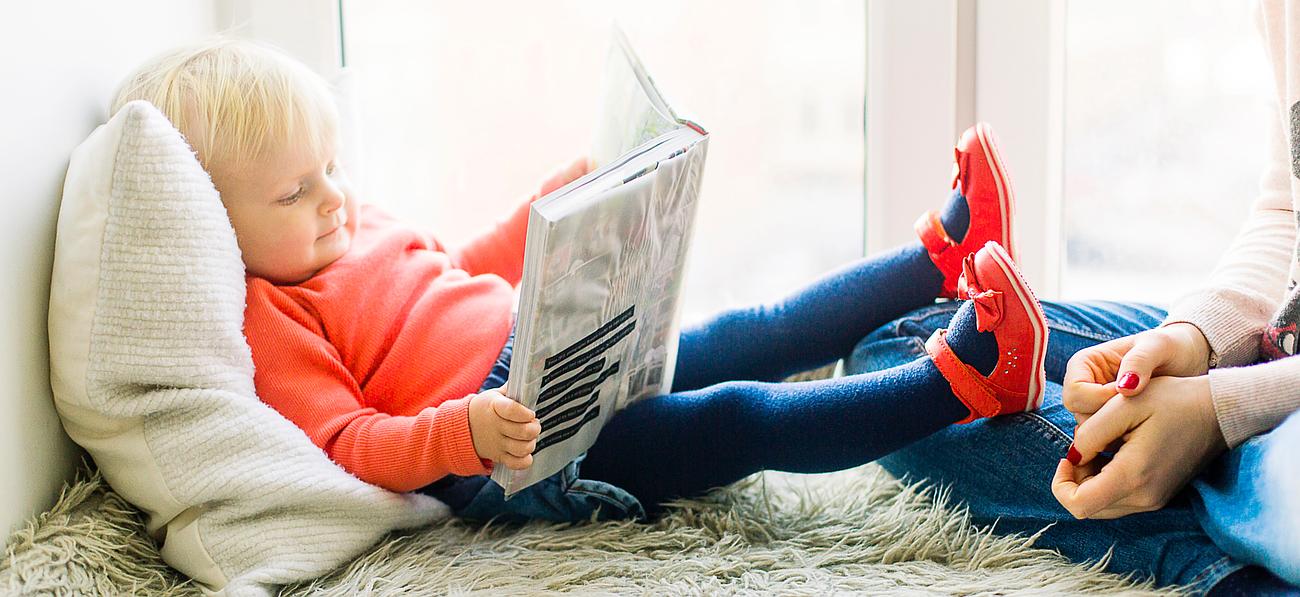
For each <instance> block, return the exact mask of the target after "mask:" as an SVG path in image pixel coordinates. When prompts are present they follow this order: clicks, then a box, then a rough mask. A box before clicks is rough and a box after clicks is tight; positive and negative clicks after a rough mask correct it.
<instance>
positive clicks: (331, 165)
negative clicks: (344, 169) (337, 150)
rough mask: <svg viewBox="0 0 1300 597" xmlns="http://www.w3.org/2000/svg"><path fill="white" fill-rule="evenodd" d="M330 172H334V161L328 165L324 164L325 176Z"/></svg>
mask: <svg viewBox="0 0 1300 597" xmlns="http://www.w3.org/2000/svg"><path fill="white" fill-rule="evenodd" d="M331 174H334V162H330V165H328V166H325V176H329V175H331Z"/></svg>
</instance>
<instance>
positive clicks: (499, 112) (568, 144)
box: [343, 0, 865, 323]
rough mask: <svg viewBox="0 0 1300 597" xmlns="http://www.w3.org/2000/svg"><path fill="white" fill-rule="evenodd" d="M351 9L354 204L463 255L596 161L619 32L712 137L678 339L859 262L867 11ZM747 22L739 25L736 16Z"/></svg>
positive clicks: (678, 5)
mask: <svg viewBox="0 0 1300 597" xmlns="http://www.w3.org/2000/svg"><path fill="white" fill-rule="evenodd" d="M501 10H502V9H501V8H500V7H499V6H497V5H493V4H483V5H480V4H474V3H428V2H417V1H402V2H396V1H394V2H345V3H344V6H343V19H344V23H343V25H344V40H345V44H346V52H347V54H346V55H347V62H348V65H349V66H355V67H358V73H357V74H358V75H359V77H360V79H359V81H358V82H359V90H360V98H359V99H360V105H361V107H362V114H361V121H362V134H363V144H364V147H363V150H364V159H365V174H366V178H365V181H363V182H364V190H365V193H366V195H367V199H366V200H367V201H368V202H372V203H376V204H379V205H381V206H384V207H385V208H386V209H388V210H389V211H392V212H395V213H397V214H399V215H401V216H404V217H407V218H411V219H412V220H414V221H418V222H422V223H424V224H426V225H428V226H429V227H431V228H432V229H433V230H434V231H435V232H437V233H438V234H439V237H440V239H442V240H444V241H446V242H448V243H450V244H456V243H459V242H461V241H464V240H466V239H468V238H470V237H471V236H473V234H474V232H476V231H478V230H482V229H483V228H484V227H486V226H487V225H488V224H490V223H491V222H493V221H495V220H496V219H498V218H500V217H503V216H504V215H505V214H507V213H508V212H509V210H510V209H512V208H513V207H514V206H516V205H517V204H518V202H520V201H522V200H523V199H524V198H525V197H526V196H527V195H528V194H530V193H532V192H533V191H534V190H535V188H536V185H537V183H538V182H539V181H540V179H541V178H542V177H543V176H544V175H545V174H546V173H547V172H548V171H549V170H550V169H552V168H553V167H554V166H556V165H558V164H560V163H562V162H565V161H566V160H567V159H569V158H571V157H573V156H577V155H581V154H583V153H585V151H587V147H588V146H589V145H590V140H591V135H592V132H593V130H594V126H595V123H594V122H593V121H594V118H595V111H596V106H597V103H598V102H599V94H600V83H601V81H600V76H601V73H602V71H603V61H604V59H605V55H606V54H605V51H606V47H607V44H608V42H609V35H610V33H609V32H610V29H609V27H610V23H611V21H612V20H613V19H618V22H619V23H620V24H621V25H622V26H623V28H624V29H625V30H626V31H627V33H628V37H629V38H630V39H631V41H632V44H633V46H634V47H635V48H636V50H637V52H638V53H639V54H640V55H641V58H642V60H643V61H644V62H645V64H646V67H647V68H648V69H649V70H650V72H651V74H652V75H653V76H654V77H655V80H656V82H657V83H658V85H659V87H660V88H661V90H662V91H663V92H664V93H665V95H666V96H667V97H668V99H669V102H670V103H672V105H673V107H674V108H675V109H676V110H677V111H678V112H679V113H680V114H682V115H683V116H685V117H688V118H691V119H692V120H696V121H698V122H699V123H701V124H702V125H703V126H705V127H706V128H708V129H709V131H710V132H711V133H713V138H712V139H711V140H710V147H709V162H708V167H707V168H706V175H705V180H704V182H703V189H704V190H703V196H702V201H701V204H700V208H699V209H700V211H699V216H698V218H699V219H698V221H697V223H696V232H695V239H694V244H693V248H692V255H691V260H690V263H689V265H688V271H687V276H688V278H687V282H686V296H685V299H684V300H685V304H684V312H683V315H682V321H683V322H684V323H689V322H691V321H694V320H697V319H700V318H703V317H705V316H707V315H708V314H709V313H712V312H715V311H717V310H719V309H722V308H725V307H728V306H736V305H741V304H747V303H751V302H757V301H767V300H773V299H776V298H779V297H780V296H781V295H783V294H784V293H786V292H788V291H789V290H792V289H793V288H795V287H796V286H798V285H799V284H801V283H803V282H806V281H808V280H810V279H812V278H814V277H816V276H817V275H819V274H821V273H822V272H825V271H827V270H829V269H831V268H833V267H836V266H839V265H841V264H843V263H845V262H847V261H849V260H852V259H854V258H856V257H858V256H860V255H861V254H862V246H863V242H862V228H863V223H862V221H863V218H862V213H863V201H864V199H863V188H862V187H863V182H862V181H863V177H862V164H863V85H864V83H863V78H864V72H865V66H864V50H863V48H864V47H865V40H864V35H865V16H864V14H863V11H864V8H863V5H862V3H860V2H849V1H835V2H816V3H802V4H798V3H790V2H783V1H780V0H767V1H765V2H756V3H745V4H728V5H726V6H723V5H719V4H716V3H707V2H692V1H689V0H667V1H664V2H659V3H656V4H655V5H654V7H653V9H652V10H647V9H646V8H645V7H644V6H642V5H637V4H635V3H633V2H630V1H624V2H607V3H594V2H593V3H583V4H581V6H579V5H578V4H577V3H561V4H559V5H555V4H551V3H516V4H512V5H511V8H510V14H509V15H508V17H505V18H503V16H502V13H501ZM738 12H739V13H743V14H738Z"/></svg>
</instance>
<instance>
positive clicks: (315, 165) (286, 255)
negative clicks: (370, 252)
mask: <svg viewBox="0 0 1300 597" xmlns="http://www.w3.org/2000/svg"><path fill="white" fill-rule="evenodd" d="M309 145H310V144H302V145H298V146H297V147H289V148H286V149H282V150H280V151H277V152H273V153H272V154H271V155H270V156H269V157H268V158H267V159H266V160H263V161H260V162H256V163H248V164H240V165H237V166H236V165H230V164H221V163H217V164H208V172H209V173H210V174H211V175H212V182H213V184H214V185H215V186H216V187H217V191H218V192H220V193H221V202H222V203H224V204H225V206H226V212H227V213H229V214H230V223H231V225H232V226H234V228H235V236H236V237H237V238H238V240H239V250H240V252H241V253H243V258H244V267H245V268H246V269H247V271H248V273H249V274H251V275H254V276H257V277H259V278H265V279H267V280H270V281H271V282H275V283H277V284H294V283H298V282H302V281H304V280H306V279H307V278H310V277H311V276H313V275H314V274H315V273H316V272H317V271H320V269H321V268H324V267H325V266H327V265H329V264H330V263H333V262H334V260H336V259H338V258H339V257H342V256H343V254H344V253H346V252H347V250H348V248H349V247H350V246H351V245H352V239H353V237H354V236H355V235H356V231H357V225H358V221H357V220H358V218H357V211H358V207H357V202H356V201H355V200H354V199H353V196H352V189H351V187H350V186H349V185H348V179H347V177H346V176H345V175H344V173H343V170H342V169H341V168H339V167H338V166H337V164H336V163H335V149H334V148H333V147H329V148H327V151H325V152H323V154H324V155H323V157H322V156H321V155H315V154H314V152H312V151H310V150H308V149H307V148H308V146H309Z"/></svg>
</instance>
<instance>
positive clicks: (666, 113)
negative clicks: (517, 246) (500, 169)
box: [492, 29, 709, 497]
mask: <svg viewBox="0 0 1300 597" xmlns="http://www.w3.org/2000/svg"><path fill="white" fill-rule="evenodd" d="M708 139H709V137H708V133H707V132H705V130H704V129H703V128H701V127H700V126H699V125H696V124H695V123H692V122H690V121H687V120H684V119H681V118H678V117H677V115H676V114H675V113H674V112H673V110H672V108H671V107H669V106H668V103H667V102H666V101H665V100H664V98H663V96H662V95H661V94H660V92H659V90H658V89H657V88H656V87H655V85H654V82H653V81H652V80H651V79H650V76H649V75H648V74H647V73H646V71H645V68H644V67H643V66H642V65H641V61H640V60H639V59H637V57H636V54H635V53H633V52H632V48H631V46H630V45H629V44H628V41H627V38H626V36H624V35H623V33H622V31H619V30H617V29H616V30H615V32H614V40H613V43H611V44H610V53H609V58H608V60H607V62H606V72H605V92H604V101H603V103H602V110H601V116H600V120H599V126H598V129H597V131H596V136H595V139H594V142H593V148H592V153H591V159H592V162H593V169H592V171H591V172H590V173H588V174H587V175H585V176H583V177H581V178H579V179H578V180H575V181H573V182H571V183H569V184H567V185H565V186H563V187H561V188H559V189H556V190H555V191H554V192H552V193H550V194H548V195H546V196H545V197H542V198H540V199H538V200H537V201H535V202H534V203H533V205H532V211H531V213H530V214H529V218H528V239H527V245H526V248H525V250H524V276H523V282H522V284H521V287H520V302H519V318H518V322H517V327H516V330H515V344H514V354H513V357H512V360H511V365H510V376H509V378H508V381H507V382H506V389H505V394H506V395H507V396H510V397H511V398H513V399H514V400H516V401H518V402H520V403H522V404H523V405H524V406H527V407H529V408H531V409H533V411H534V412H535V413H536V414H537V418H538V419H539V421H540V422H541V425H542V431H541V435H540V436H539V437H538V439H537V446H536V449H535V450H534V452H533V464H532V466H531V467H530V468H528V469H525V470H520V471H512V470H509V469H507V468H505V467H497V468H496V469H495V470H494V471H493V473H492V479H493V480H494V481H496V482H497V483H500V484H501V486H502V487H504V488H505V493H506V496H507V497H509V496H510V495H512V494H514V493H516V492H518V491H519V490H521V489H523V488H525V487H528V486H529V485H532V484H533V483H536V482H537V481H540V480H542V479H545V478H546V477H549V476H551V475H553V474H555V473H556V472H558V471H560V470H561V469H563V468H564V467H565V466H566V465H568V464H569V462H571V461H573V460H574V459H575V458H577V457H578V456H579V455H581V454H583V453H584V452H586V451H587V448H589V447H591V445H592V444H593V443H595V441H596V437H597V435H598V434H599V433H600V430H601V427H603V426H604V424H605V422H606V421H607V420H609V418H610V417H611V416H613V414H614V413H615V412H617V411H618V410H620V409H622V408H624V407H626V406H627V405H628V404H630V403H632V402H634V401H636V400H639V399H642V398H645V397H648V396H655V395H659V394H664V393H668V392H669V391H670V390H671V387H672V379H673V365H674V364H675V362H676V359H677V331H678V315H679V311H680V304H681V296H682V292H681V291H682V281H683V270H684V268H685V265H686V254H687V250H688V248H689V246H690V241H691V231H692V229H693V225H694V222H695V211H696V210H695V207H696V204H697V202H698V200H699V193H700V180H701V178H702V177H703V174H704V160H705V154H706V153H707V148H708Z"/></svg>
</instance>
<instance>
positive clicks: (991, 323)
mask: <svg viewBox="0 0 1300 597" xmlns="http://www.w3.org/2000/svg"><path fill="white" fill-rule="evenodd" d="M970 300H971V302H973V303H975V329H977V330H979V331H981V332H989V331H992V330H993V328H995V327H997V326H998V322H1000V321H1002V293H1001V292H998V291H996V290H985V291H984V292H981V293H979V294H976V295H972V296H971V297H970Z"/></svg>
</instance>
